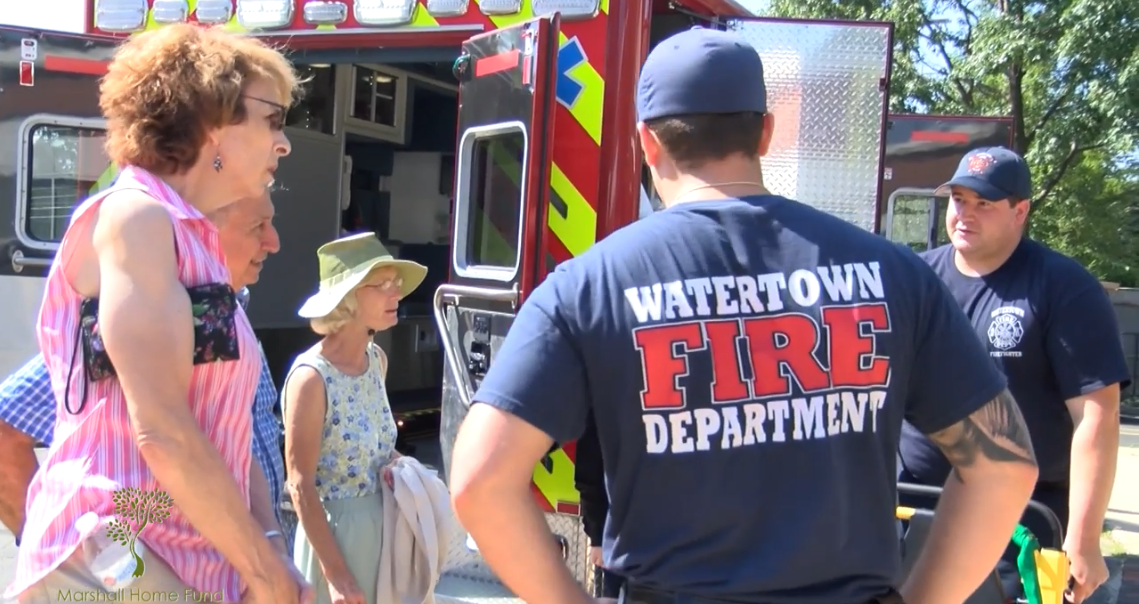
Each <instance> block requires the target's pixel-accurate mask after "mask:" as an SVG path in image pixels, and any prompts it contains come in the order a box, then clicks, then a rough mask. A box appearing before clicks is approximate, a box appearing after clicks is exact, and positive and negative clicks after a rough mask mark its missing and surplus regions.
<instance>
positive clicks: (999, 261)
mask: <svg viewBox="0 0 1139 604" xmlns="http://www.w3.org/2000/svg"><path fill="white" fill-rule="evenodd" d="M942 190H943V191H945V192H946V193H949V194H950V195H951V197H952V198H951V200H950V202H949V205H948V209H947V211H946V214H945V225H946V229H947V230H948V231H949V238H950V240H951V243H949V244H947V245H944V246H942V247H939V248H937V249H934V250H930V251H928V252H925V253H924V254H922V256H923V258H924V259H925V261H926V262H927V263H929V265H930V266H931V267H932V268H933V270H934V272H936V273H937V274H938V276H940V277H941V279H942V280H943V281H944V282H945V283H946V285H948V287H949V291H950V292H952V294H953V297H955V298H956V299H957V302H958V304H960V305H961V307H962V308H963V309H965V312H966V314H967V315H968V316H969V318H970V320H971V321H972V323H973V330H974V331H975V332H976V334H977V336H978V337H979V338H980V340H981V342H982V344H983V345H984V346H985V348H986V349H988V353H989V356H990V357H991V358H992V360H993V363H994V364H995V365H996V366H997V367H999V368H1000V369H1001V370H1002V371H1003V373H1004V374H1005V376H1006V377H1007V379H1008V388H1009V391H1011V392H1012V394H1013V396H1014V397H1015V398H1016V401H1017V403H1018V404H1019V405H1020V410H1021V413H1022V414H1023V416H1024V419H1025V423H1026V424H1027V425H1028V428H1029V432H1030V434H1031V435H1032V443H1033V445H1034V447H1035V450H1036V457H1037V461H1038V462H1039V466H1040V478H1039V482H1038V483H1037V485H1036V490H1035V491H1034V492H1033V499H1035V500H1037V501H1039V502H1040V503H1043V504H1044V505H1046V506H1048V507H1049V508H1050V509H1052V511H1054V512H1055V513H1056V515H1057V516H1058V517H1059V518H1060V522H1061V524H1062V525H1063V526H1065V527H1066V536H1065V541H1064V551H1066V552H1067V553H1068V556H1069V558H1070V559H1071V562H1072V578H1073V579H1074V589H1073V594H1072V595H1071V597H1072V599H1073V600H1074V601H1075V602H1076V603H1079V602H1081V601H1082V600H1083V599H1084V598H1085V597H1087V596H1088V595H1090V594H1091V593H1092V592H1093V591H1095V589H1096V588H1097V587H1098V586H1099V585H1100V584H1102V583H1103V582H1104V581H1105V580H1107V567H1106V566H1105V565H1104V561H1103V555H1102V554H1101V553H1100V545H1099V540H1100V533H1101V532H1102V531H1103V517H1104V514H1105V513H1106V512H1107V502H1108V499H1110V498H1111V489H1112V486H1113V483H1114V479H1115V461H1116V455H1117V453H1118V448H1119V392H1120V389H1121V387H1126V384H1127V383H1129V382H1130V373H1129V371H1128V368H1127V363H1126V361H1125V359H1124V354H1123V347H1122V344H1121V343H1120V338H1119V327H1118V326H1117V324H1116V319H1115V312H1114V310H1113V309H1112V306H1111V301H1110V300H1109V299H1108V296H1107V293H1106V292H1105V291H1104V289H1103V286H1102V285H1101V284H1100V283H1099V281H1097V280H1096V279H1095V278H1094V277H1092V275H1091V274H1089V273H1088V272H1087V271H1086V270H1084V268H1083V267H1082V266H1080V265H1079V264H1078V263H1077V262H1076V261H1074V260H1072V259H1071V258H1068V257H1067V256H1064V255H1062V254H1060V253H1058V252H1055V251H1052V250H1050V249H1048V248H1047V247H1045V246H1044V245H1042V244H1040V243H1037V242H1035V241H1033V240H1031V239H1028V238H1025V237H1023V236H1022V233H1023V229H1024V223H1025V219H1026V218H1027V217H1028V213H1029V207H1030V205H1029V204H1030V202H1029V199H1030V198H1031V196H1032V184H1031V179H1030V177H1029V171H1028V165H1027V164H1026V163H1025V161H1024V159H1022V158H1021V157H1020V156H1019V155H1017V154H1016V153H1014V152H1012V151H1010V150H1008V149H1004V148H999V147H997V148H986V149H976V150H974V151H971V152H970V153H968V154H966V155H965V157H964V158H963V159H962V160H961V164H960V165H959V166H958V168H957V173H956V174H954V175H953V179H952V180H950V181H949V182H948V183H946V184H945V185H944V186H943V187H942ZM902 434H903V438H902V446H901V448H900V457H901V462H902V463H901V466H902V468H901V470H900V472H899V475H898V479H899V480H900V481H901V482H915V483H923V484H934V485H939V484H941V483H942V482H944V480H945V477H946V475H947V474H948V472H949V464H948V463H947V461H946V460H945V457H944V456H943V455H942V454H941V451H939V450H938V447H937V446H936V445H935V444H934V443H932V442H930V441H929V440H928V439H926V438H925V437H924V436H923V435H922V434H921V431H920V430H918V429H917V428H916V427H915V426H911V425H906V426H905V427H904V429H903V432H902ZM903 500H904V502H906V503H917V504H920V503H921V501H920V498H907V497H903ZM1024 523H1025V526H1027V527H1028V528H1029V529H1030V530H1031V531H1032V532H1033V533H1035V534H1036V535H1037V536H1038V538H1039V539H1040V541H1041V543H1044V544H1048V543H1050V542H1051V541H1053V540H1054V539H1055V538H1056V537H1055V536H1054V535H1052V532H1053V531H1052V530H1051V529H1049V527H1048V524H1047V522H1045V520H1044V519H1043V518H1042V517H1041V516H1040V515H1039V514H1033V513H1028V514H1026V515H1025V518H1024ZM1015 554H1016V552H1015V551H1011V550H1010V551H1009V552H1008V553H1007V554H1006V556H1005V559H1004V560H1003V561H1002V563H1001V576H1002V583H1003V584H1004V587H1005V592H1006V595H1009V596H1010V597H1011V596H1013V595H1015V594H1016V593H1019V592H1020V590H1021V588H1020V581H1019V578H1018V575H1017V573H1016V556H1015Z"/></svg>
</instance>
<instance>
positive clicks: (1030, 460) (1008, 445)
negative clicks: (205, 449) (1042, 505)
mask: <svg viewBox="0 0 1139 604" xmlns="http://www.w3.org/2000/svg"><path fill="white" fill-rule="evenodd" d="M930 439H931V440H933V442H935V443H937V445H938V446H939V447H941V450H942V452H944V453H945V456H946V457H947V458H949V462H950V463H951V464H953V467H954V473H955V474H956V475H957V478H958V479H960V478H961V475H960V472H958V471H957V470H960V469H962V468H968V467H970V466H972V465H973V464H975V463H976V462H977V461H978V460H979V459H981V458H985V459H987V460H989V461H994V462H997V463H1020V464H1027V465H1030V466H1035V465H1036V453H1035V452H1034V451H1033V450H1032V440H1031V439H1030V438H1029V435H1028V428H1027V427H1025V425H1024V417H1023V416H1021V414H1020V409H1019V408H1018V407H1017V406H1016V401H1015V400H1014V399H1013V398H1012V394H1010V393H1009V391H1008V390H1005V391H1004V392H1002V393H1000V394H999V395H997V398H994V399H993V400H991V401H989V402H988V403H987V404H986V405H985V406H984V407H981V408H980V409H978V410H977V411H975V412H974V413H973V414H972V415H970V416H969V417H967V418H965V419H964V420H962V421H960V422H958V423H956V424H954V425H952V426H950V427H948V428H946V429H944V430H942V431H940V432H936V433H934V434H931V435H930Z"/></svg>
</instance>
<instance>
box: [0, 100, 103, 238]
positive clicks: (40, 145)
mask: <svg viewBox="0 0 1139 604" xmlns="http://www.w3.org/2000/svg"><path fill="white" fill-rule="evenodd" d="M21 138H22V140H23V143H24V147H23V151H24V153H23V157H22V158H21V159H22V160H23V162H22V166H23V173H22V185H23V186H22V187H21V190H22V193H23V194H22V196H21V198H22V199H21V201H22V203H21V204H20V207H19V208H18V220H17V224H18V227H19V228H18V231H19V233H18V234H19V236H20V239H22V240H23V242H24V243H25V244H26V245H28V246H29V247H34V248H39V249H54V248H55V247H57V246H58V244H59V242H60V240H62V239H63V234H64V232H65V231H66V230H67V225H68V223H69V222H70V220H71V213H72V211H73V210H74V208H75V206H76V205H77V204H79V203H80V202H82V201H84V200H86V199H87V198H88V197H90V196H91V195H93V194H95V193H98V192H99V191H101V190H103V189H105V188H106V187H108V186H110V184H111V183H112V182H113V181H114V177H115V174H116V170H115V168H114V166H113V164H111V162H110V160H108V159H107V154H106V152H105V151H104V148H103V145H104V143H105V141H106V132H105V131H104V129H103V127H102V124H101V122H100V121H99V120H79V119H71V120H69V119H66V118H48V117H41V118H37V117H33V118H32V119H30V120H29V121H28V122H26V123H25V126H24V134H23V136H22V137H21Z"/></svg>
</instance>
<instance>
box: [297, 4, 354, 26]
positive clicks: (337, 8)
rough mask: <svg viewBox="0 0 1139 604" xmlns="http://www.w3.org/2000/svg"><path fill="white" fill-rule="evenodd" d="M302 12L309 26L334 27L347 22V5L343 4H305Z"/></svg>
mask: <svg viewBox="0 0 1139 604" xmlns="http://www.w3.org/2000/svg"><path fill="white" fill-rule="evenodd" d="M302 12H303V13H304V19H305V23H308V24H310V25H336V24H337V23H343V22H345V21H347V20H348V5H347V4H345V3H343V2H326V1H325V0H317V1H316V2H306V3H305V7H304V9H303V10H302Z"/></svg>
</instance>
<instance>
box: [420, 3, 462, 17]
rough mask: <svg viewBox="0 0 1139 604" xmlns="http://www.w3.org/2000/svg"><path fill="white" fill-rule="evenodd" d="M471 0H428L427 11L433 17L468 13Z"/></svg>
mask: <svg viewBox="0 0 1139 604" xmlns="http://www.w3.org/2000/svg"><path fill="white" fill-rule="evenodd" d="M468 6H470V0H427V12H428V13H430V14H431V16H433V17H458V16H460V15H463V14H466V12H467V7H468Z"/></svg>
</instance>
